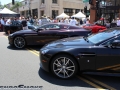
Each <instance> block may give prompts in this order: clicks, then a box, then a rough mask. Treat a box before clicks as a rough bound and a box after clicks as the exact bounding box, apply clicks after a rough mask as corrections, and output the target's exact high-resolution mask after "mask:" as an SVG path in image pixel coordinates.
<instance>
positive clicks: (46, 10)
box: [19, 0, 90, 18]
mask: <svg viewBox="0 0 120 90" xmlns="http://www.w3.org/2000/svg"><path fill="white" fill-rule="evenodd" d="M22 4H23V6H22V7H20V8H19V11H20V14H21V16H25V17H27V16H29V15H31V16H32V17H35V16H36V17H38V18H40V17H41V16H43V15H46V16H49V17H52V18H55V17H56V16H58V15H59V14H61V13H63V12H64V13H66V14H67V15H70V16H71V15H73V14H75V13H77V12H79V11H82V12H84V7H85V4H84V3H83V1H82V0H25V1H22ZM89 7H90V6H89V5H88V7H87V8H88V9H89Z"/></svg>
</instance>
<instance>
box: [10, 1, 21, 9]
mask: <svg viewBox="0 0 120 90" xmlns="http://www.w3.org/2000/svg"><path fill="white" fill-rule="evenodd" d="M21 6H22V3H21V2H19V1H15V4H14V5H13V6H12V7H11V8H10V10H14V9H15V8H19V7H21Z"/></svg>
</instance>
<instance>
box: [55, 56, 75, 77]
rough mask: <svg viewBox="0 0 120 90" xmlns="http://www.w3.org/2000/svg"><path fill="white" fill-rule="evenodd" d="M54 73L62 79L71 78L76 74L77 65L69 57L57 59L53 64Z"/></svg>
mask: <svg viewBox="0 0 120 90" xmlns="http://www.w3.org/2000/svg"><path fill="white" fill-rule="evenodd" d="M53 72H54V74H55V75H56V76H58V77H60V78H69V77H71V76H73V74H74V73H75V64H74V63H73V61H72V60H71V59H69V58H67V57H60V58H57V59H56V60H55V61H54V62H53Z"/></svg>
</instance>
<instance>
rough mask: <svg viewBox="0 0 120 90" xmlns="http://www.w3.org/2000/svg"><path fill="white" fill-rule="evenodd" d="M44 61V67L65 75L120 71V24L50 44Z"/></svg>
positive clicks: (62, 76)
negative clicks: (85, 35)
mask: <svg viewBox="0 0 120 90" xmlns="http://www.w3.org/2000/svg"><path fill="white" fill-rule="evenodd" d="M40 62H41V67H42V69H44V70H45V71H48V72H52V73H53V74H54V75H55V76H57V77H59V78H64V79H67V78H71V77H73V76H74V75H75V74H76V73H77V72H84V71H109V72H112V71H113V72H120V28H111V29H109V30H106V31H104V32H100V33H98V34H93V35H90V36H88V37H71V38H65V39H61V40H57V41H54V42H51V43H49V44H46V45H45V46H44V47H43V48H41V49H40Z"/></svg>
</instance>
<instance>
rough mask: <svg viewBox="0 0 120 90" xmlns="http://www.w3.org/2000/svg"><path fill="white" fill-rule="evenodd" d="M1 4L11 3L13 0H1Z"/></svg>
mask: <svg viewBox="0 0 120 90" xmlns="http://www.w3.org/2000/svg"><path fill="white" fill-rule="evenodd" d="M15 1H22V0H15ZM0 2H1V4H2V5H4V4H8V3H11V2H12V0H0Z"/></svg>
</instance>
